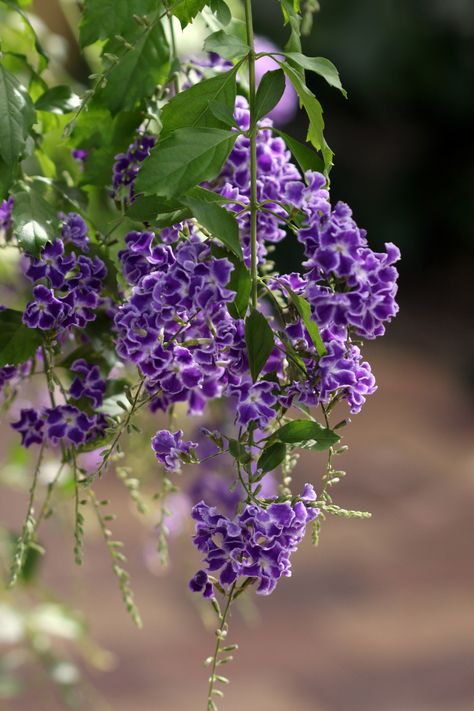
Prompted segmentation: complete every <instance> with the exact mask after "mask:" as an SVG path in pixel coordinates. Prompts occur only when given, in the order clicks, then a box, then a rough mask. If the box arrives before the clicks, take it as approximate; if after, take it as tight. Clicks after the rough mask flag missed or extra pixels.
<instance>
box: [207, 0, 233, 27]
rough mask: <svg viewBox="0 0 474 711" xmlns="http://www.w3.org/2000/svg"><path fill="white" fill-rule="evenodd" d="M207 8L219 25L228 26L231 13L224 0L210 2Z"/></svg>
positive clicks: (211, 0)
mask: <svg viewBox="0 0 474 711" xmlns="http://www.w3.org/2000/svg"><path fill="white" fill-rule="evenodd" d="M209 6H210V8H211V10H212V12H213V13H214V15H215V16H216V18H217V20H218V22H220V24H221V25H228V24H229V22H230V21H231V20H232V13H231V11H230V10H229V8H228V6H227V4H226V3H225V2H224V0H210V2H209Z"/></svg>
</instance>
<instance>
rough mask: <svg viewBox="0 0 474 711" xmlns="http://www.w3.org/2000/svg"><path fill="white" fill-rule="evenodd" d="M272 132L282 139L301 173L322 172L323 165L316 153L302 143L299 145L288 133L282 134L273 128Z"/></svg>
mask: <svg viewBox="0 0 474 711" xmlns="http://www.w3.org/2000/svg"><path fill="white" fill-rule="evenodd" d="M273 130H274V131H275V133H277V134H278V135H279V136H281V137H282V138H283V140H284V141H285V143H286V145H287V146H288V148H289V149H290V151H291V153H292V155H293V158H294V159H295V160H296V162H297V163H298V165H299V166H300V168H301V170H302V171H303V173H306V171H307V170H315V171H317V172H319V173H322V172H323V171H324V163H323V161H322V160H321V158H320V157H319V156H318V154H317V153H316V151H314V150H313V149H312V148H310V147H309V146H306V145H305V144H304V143H300V141H297V140H296V138H293V137H292V136H290V135H288V133H284V132H283V131H280V130H279V129H277V128H275V127H274V128H273Z"/></svg>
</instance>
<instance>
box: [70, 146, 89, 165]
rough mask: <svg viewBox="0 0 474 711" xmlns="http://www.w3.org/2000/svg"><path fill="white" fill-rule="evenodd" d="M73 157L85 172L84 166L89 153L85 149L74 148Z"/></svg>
mask: <svg viewBox="0 0 474 711" xmlns="http://www.w3.org/2000/svg"><path fill="white" fill-rule="evenodd" d="M71 155H72V157H73V158H74V160H77V162H78V163H79V165H80V168H81V170H84V164H85V162H86V160H87V158H88V157H89V151H86V149H85V148H74V149H73V150H72V151H71Z"/></svg>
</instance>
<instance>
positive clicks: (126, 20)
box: [79, 0, 156, 47]
mask: <svg viewBox="0 0 474 711" xmlns="http://www.w3.org/2000/svg"><path fill="white" fill-rule="evenodd" d="M153 10H156V0H85V1H84V10H83V12H82V20H81V24H80V26H79V36H80V43H81V47H86V46H87V45H89V44H92V43H93V42H96V41H97V40H99V39H109V38H110V37H114V36H115V35H118V34H120V33H122V32H124V31H127V30H128V29H130V25H132V27H134V26H136V23H135V20H134V19H133V15H139V16H143V15H147V14H148V13H150V12H153Z"/></svg>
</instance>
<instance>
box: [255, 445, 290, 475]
mask: <svg viewBox="0 0 474 711" xmlns="http://www.w3.org/2000/svg"><path fill="white" fill-rule="evenodd" d="M285 455H286V446H285V445H284V444H283V442H274V443H273V444H270V445H268V446H267V447H265V449H264V450H263V452H262V454H261V455H260V457H259V459H258V462H257V469H260V470H261V472H262V473H264V474H265V473H266V472H272V471H273V470H274V469H276V468H277V466H278V465H279V464H281V463H282V461H283V460H284V458H285Z"/></svg>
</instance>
